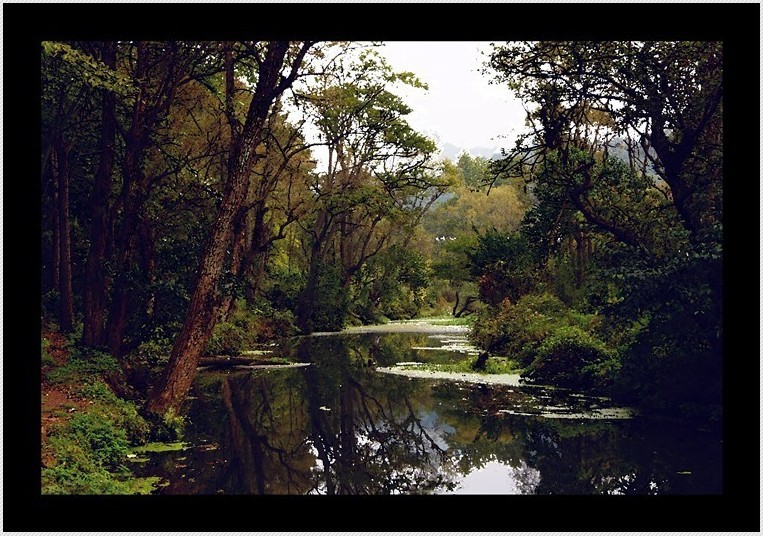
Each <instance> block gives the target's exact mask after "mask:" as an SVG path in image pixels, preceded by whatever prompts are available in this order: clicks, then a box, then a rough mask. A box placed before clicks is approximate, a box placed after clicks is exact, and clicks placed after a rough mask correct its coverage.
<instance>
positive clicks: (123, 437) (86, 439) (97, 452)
mask: <svg viewBox="0 0 763 536" xmlns="http://www.w3.org/2000/svg"><path fill="white" fill-rule="evenodd" d="M68 431H69V432H71V433H73V434H74V435H75V436H77V438H78V440H79V442H80V443H81V444H83V445H86V446H87V447H88V448H89V449H90V451H91V452H92V454H93V458H94V460H95V462H96V463H98V464H100V465H102V466H104V467H106V468H108V469H119V468H121V467H122V464H123V463H124V461H125V460H126V459H127V454H128V452H129V442H128V441H127V434H126V433H125V431H124V430H123V429H121V428H118V427H117V426H116V425H115V423H114V422H113V421H111V420H109V419H107V418H105V417H103V416H101V415H98V414H96V413H90V412H88V413H81V414H78V415H76V416H75V417H74V418H73V419H72V420H71V421H70V422H69V430H68Z"/></svg>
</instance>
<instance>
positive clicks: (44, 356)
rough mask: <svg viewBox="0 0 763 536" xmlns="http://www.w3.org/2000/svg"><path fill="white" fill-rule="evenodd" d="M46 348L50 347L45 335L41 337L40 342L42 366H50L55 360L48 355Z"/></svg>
mask: <svg viewBox="0 0 763 536" xmlns="http://www.w3.org/2000/svg"><path fill="white" fill-rule="evenodd" d="M48 348H50V341H49V340H48V339H46V338H45V337H42V339H41V343H40V360H41V362H42V366H52V365H55V364H56V362H55V361H54V360H53V356H52V355H50V352H49V351H48Z"/></svg>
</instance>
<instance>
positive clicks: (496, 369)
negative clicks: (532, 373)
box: [401, 356, 521, 374]
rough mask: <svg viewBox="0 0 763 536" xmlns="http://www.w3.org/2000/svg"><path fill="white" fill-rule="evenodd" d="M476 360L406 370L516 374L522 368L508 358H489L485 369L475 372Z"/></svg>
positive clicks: (405, 366)
mask: <svg viewBox="0 0 763 536" xmlns="http://www.w3.org/2000/svg"><path fill="white" fill-rule="evenodd" d="M473 363H474V358H469V359H464V360H462V361H458V362H455V363H423V364H421V365H404V366H402V367H401V368H402V369H406V370H431V371H435V372H461V373H466V374H474V373H477V374H516V373H518V372H520V370H521V368H520V367H519V366H518V365H517V363H516V362H515V361H514V360H512V359H508V358H506V357H496V356H494V357H489V358H488V360H487V361H486V362H485V368H484V369H482V370H475V369H474V368H473V367H472V364H473Z"/></svg>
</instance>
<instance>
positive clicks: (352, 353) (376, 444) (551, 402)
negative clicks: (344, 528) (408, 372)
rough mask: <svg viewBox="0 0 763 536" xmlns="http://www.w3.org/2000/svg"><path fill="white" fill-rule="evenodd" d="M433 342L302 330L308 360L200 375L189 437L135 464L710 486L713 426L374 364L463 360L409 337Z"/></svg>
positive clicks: (536, 487) (192, 481)
mask: <svg viewBox="0 0 763 536" xmlns="http://www.w3.org/2000/svg"><path fill="white" fill-rule="evenodd" d="M438 341H439V342H438ZM443 342H444V343H445V344H447V343H448V341H447V338H445V337H442V336H441V337H440V338H439V339H438V338H436V337H433V335H432V334H431V333H429V334H418V333H367V334H356V335H352V336H323V337H306V338H301V339H298V340H297V341H295V343H294V345H293V346H292V347H290V348H284V349H283V351H284V352H287V353H290V354H291V356H292V358H293V359H296V360H299V361H303V362H309V363H311V365H310V366H308V367H304V368H301V369H283V370H258V371H246V372H231V373H203V374H200V376H199V378H198V380H197V382H196V385H195V391H196V392H195V395H196V398H195V399H191V400H189V402H188V408H187V412H188V415H189V419H190V424H189V426H188V430H187V432H186V435H187V437H186V439H187V440H188V441H189V442H190V443H191V445H192V447H191V448H189V449H187V450H185V451H181V452H170V453H157V454H152V455H151V459H150V461H149V462H148V463H146V464H144V465H142V466H140V467H138V468H137V470H138V472H141V473H142V474H160V475H162V476H165V477H166V479H167V480H168V481H169V485H168V486H166V487H164V488H161V490H160V492H161V493H168V494H211V493H226V494H397V493H402V494H429V493H468V494H476V493H491V494H492V493H504V494H606V493H611V494H663V493H668V494H690V493H721V491H722V479H721V443H720V435H719V433H718V432H700V431H698V430H696V429H694V428H692V427H691V426H690V425H689V424H686V423H661V422H659V421H654V420H647V419H644V418H636V419H630V420H607V419H599V420H594V419H581V418H578V416H580V415H585V414H586V412H588V413H589V414H590V412H591V409H592V408H593V409H594V410H600V409H602V408H604V409H606V401H603V400H598V399H589V398H586V397H582V396H580V395H576V394H574V393H570V392H569V391H562V390H553V389H538V388H530V387H516V386H513V387H511V386H503V385H492V386H487V385H474V384H466V383H461V382H453V381H445V380H431V379H419V378H406V377H403V376H393V375H387V374H381V373H377V372H376V371H375V367H376V366H391V365H394V364H395V363H398V362H404V361H425V360H435V362H443V361H447V360H456V359H463V357H464V356H463V354H458V355H455V356H454V355H453V354H457V352H455V351H453V350H450V351H449V350H443V351H442V352H439V351H433V350H430V349H428V350H415V349H413V348H412V347H426V348H432V347H437V346H442V344H443ZM436 360H439V361H436ZM560 416H567V417H574V418H565V419H561V418H557V417H560Z"/></svg>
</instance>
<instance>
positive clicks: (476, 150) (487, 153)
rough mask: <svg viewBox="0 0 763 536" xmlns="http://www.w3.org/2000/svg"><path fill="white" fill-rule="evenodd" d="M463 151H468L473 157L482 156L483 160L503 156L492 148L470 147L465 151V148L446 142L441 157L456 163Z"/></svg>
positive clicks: (441, 150)
mask: <svg viewBox="0 0 763 536" xmlns="http://www.w3.org/2000/svg"><path fill="white" fill-rule="evenodd" d="M463 151H467V152H468V153H469V154H471V155H472V156H481V157H483V158H490V159H491V160H492V159H496V158H500V156H501V153H500V151H497V150H495V149H493V148H490V147H470V148H468V149H465V148H464V147H459V146H457V145H453V144H452V143H447V142H446V143H444V144H443V145H442V149H440V157H441V158H447V159H449V160H453V161H454V162H455V161H456V160H458V155H459V154H461V153H462V152H463Z"/></svg>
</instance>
